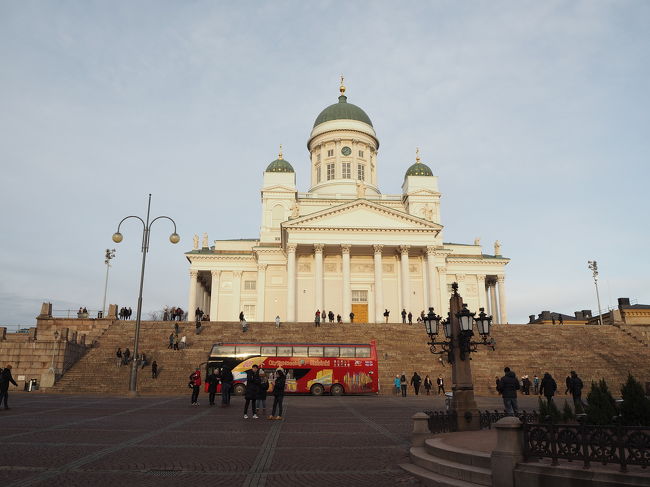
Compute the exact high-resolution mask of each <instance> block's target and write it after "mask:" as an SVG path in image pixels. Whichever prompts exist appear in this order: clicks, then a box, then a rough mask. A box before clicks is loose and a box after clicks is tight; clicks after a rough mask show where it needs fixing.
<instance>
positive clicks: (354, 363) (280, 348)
mask: <svg viewBox="0 0 650 487" xmlns="http://www.w3.org/2000/svg"><path fill="white" fill-rule="evenodd" d="M253 365H258V366H259V367H260V368H262V369H264V370H265V371H266V372H267V373H269V374H270V377H269V379H270V380H271V381H272V380H273V377H274V376H273V373H274V372H275V370H276V369H278V368H282V369H284V371H285V373H286V374H287V385H286V392H288V393H303V394H305V393H310V394H313V395H314V396H320V395H322V394H325V393H330V394H332V395H335V396H338V395H341V394H373V393H375V394H376V393H377V392H378V391H379V377H378V368H377V347H376V342H375V341H374V340H373V341H371V342H370V343H369V344H368V343H364V344H359V343H217V344H215V345H213V346H212V350H211V351H210V355H209V357H208V363H207V373H208V374H209V373H211V372H212V371H213V370H214V369H216V368H228V369H231V370H232V374H233V377H234V381H233V392H234V393H235V394H238V395H241V394H243V393H244V391H245V388H246V371H247V370H249V369H250V368H251V367H252V366H253Z"/></svg>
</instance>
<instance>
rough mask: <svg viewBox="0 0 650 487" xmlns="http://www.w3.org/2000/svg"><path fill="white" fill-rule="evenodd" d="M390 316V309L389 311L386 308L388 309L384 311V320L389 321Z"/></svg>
mask: <svg viewBox="0 0 650 487" xmlns="http://www.w3.org/2000/svg"><path fill="white" fill-rule="evenodd" d="M389 316H390V311H388V308H386V311H384V320H386V323H388V317H389Z"/></svg>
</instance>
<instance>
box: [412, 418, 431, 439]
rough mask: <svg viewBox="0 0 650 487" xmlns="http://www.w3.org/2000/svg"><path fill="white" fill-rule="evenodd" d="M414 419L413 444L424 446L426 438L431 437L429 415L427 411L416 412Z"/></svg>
mask: <svg viewBox="0 0 650 487" xmlns="http://www.w3.org/2000/svg"><path fill="white" fill-rule="evenodd" d="M411 419H412V420H413V433H412V434H411V445H412V446H424V440H426V439H427V438H431V437H432V434H431V431H429V415H428V414H427V413H415V414H414V415H413V416H411Z"/></svg>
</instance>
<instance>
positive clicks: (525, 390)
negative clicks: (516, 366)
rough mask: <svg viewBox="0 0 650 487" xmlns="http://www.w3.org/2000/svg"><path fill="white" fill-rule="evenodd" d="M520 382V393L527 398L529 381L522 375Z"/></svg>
mask: <svg viewBox="0 0 650 487" xmlns="http://www.w3.org/2000/svg"><path fill="white" fill-rule="evenodd" d="M521 382H522V387H521V389H522V392H523V393H524V394H525V395H527V396H529V395H530V384H531V382H530V379H529V378H528V376H527V375H524V377H523V379H522V380H521Z"/></svg>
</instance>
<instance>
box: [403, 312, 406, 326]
mask: <svg viewBox="0 0 650 487" xmlns="http://www.w3.org/2000/svg"><path fill="white" fill-rule="evenodd" d="M402 323H406V310H405V309H402Z"/></svg>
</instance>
